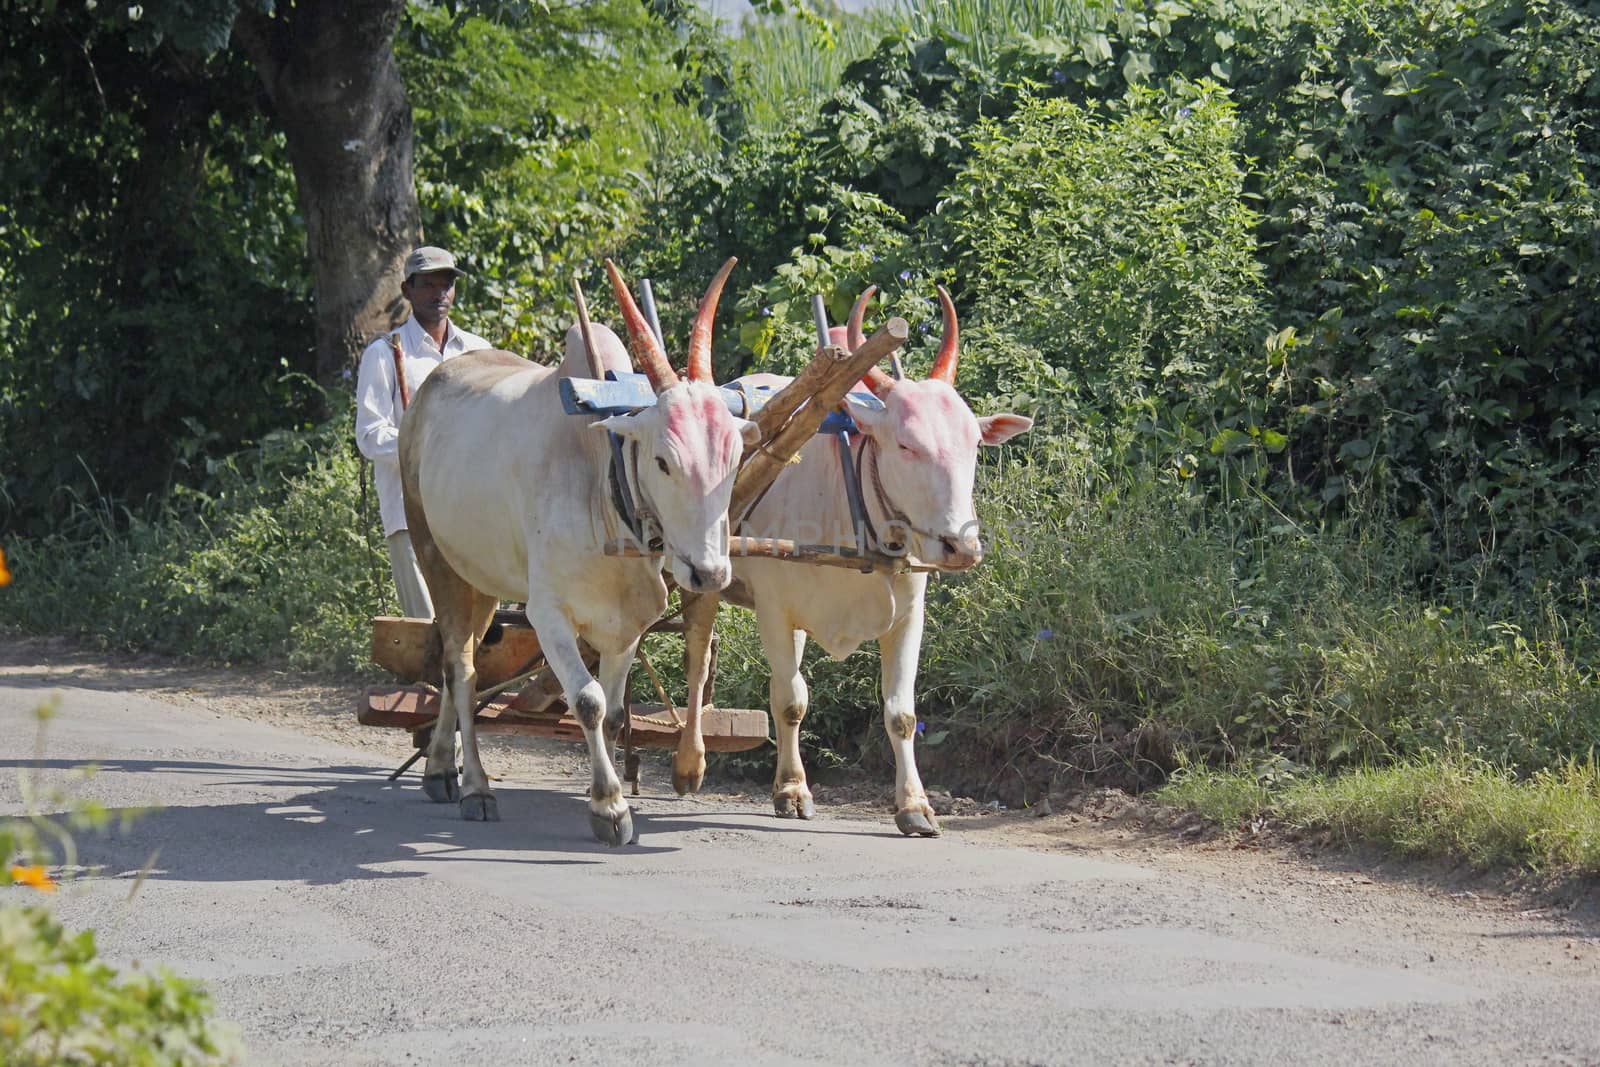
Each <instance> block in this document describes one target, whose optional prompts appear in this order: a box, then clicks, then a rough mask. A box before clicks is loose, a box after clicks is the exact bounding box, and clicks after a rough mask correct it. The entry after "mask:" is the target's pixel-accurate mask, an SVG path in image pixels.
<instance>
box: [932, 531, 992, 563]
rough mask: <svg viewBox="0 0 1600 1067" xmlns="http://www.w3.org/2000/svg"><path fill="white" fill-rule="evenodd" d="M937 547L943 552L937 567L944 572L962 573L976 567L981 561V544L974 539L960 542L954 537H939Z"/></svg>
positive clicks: (964, 539) (963, 539) (965, 539)
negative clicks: (941, 568)
mask: <svg viewBox="0 0 1600 1067" xmlns="http://www.w3.org/2000/svg"><path fill="white" fill-rule="evenodd" d="M939 547H940V548H941V549H943V550H944V558H943V559H941V560H940V561H939V565H940V566H941V567H943V568H944V569H945V570H951V571H964V570H967V569H968V568H970V567H976V566H977V565H978V564H979V563H980V562H982V560H983V542H982V541H979V540H978V539H977V538H976V537H970V538H962V539H960V540H957V539H956V538H954V537H941V538H939Z"/></svg>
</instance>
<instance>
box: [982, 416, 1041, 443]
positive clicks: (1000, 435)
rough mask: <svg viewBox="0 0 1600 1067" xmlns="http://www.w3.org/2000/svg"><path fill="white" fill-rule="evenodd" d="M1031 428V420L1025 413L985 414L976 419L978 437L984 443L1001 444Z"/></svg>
mask: <svg viewBox="0 0 1600 1067" xmlns="http://www.w3.org/2000/svg"><path fill="white" fill-rule="evenodd" d="M1031 429H1033V420H1032V419H1030V418H1028V416H1026V415H1012V414H1010V413H1009V412H1008V413H1007V414H1004V415H985V416H984V417H983V418H981V419H979V420H978V434H979V439H980V440H981V441H982V442H983V443H984V444H986V445H1003V444H1005V443H1006V442H1007V441H1009V440H1011V439H1012V438H1013V437H1015V436H1017V434H1019V433H1027V432H1028V431H1029V430H1031Z"/></svg>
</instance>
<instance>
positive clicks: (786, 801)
mask: <svg viewBox="0 0 1600 1067" xmlns="http://www.w3.org/2000/svg"><path fill="white" fill-rule="evenodd" d="M781 618H782V615H781V614H780V613H779V612H776V611H766V612H763V611H760V610H758V611H757V612H756V622H757V624H758V625H759V626H760V628H761V647H762V648H763V649H764V650H765V651H766V654H767V663H768V664H770V665H771V667H772V681H771V683H770V687H769V689H768V693H769V696H770V698H771V701H772V726H773V730H774V732H775V735H776V737H777V741H778V769H777V771H776V772H775V773H774V774H773V777H772V810H773V811H775V812H777V813H778V815H779V816H780V817H782V818H785V819H795V818H799V819H809V818H811V817H812V816H813V815H815V814H816V805H815V804H813V803H812V800H811V788H810V786H808V785H806V769H805V767H804V765H802V764H801V762H800V724H801V723H802V722H804V721H805V717H806V708H807V706H808V704H809V701H810V698H811V694H810V692H809V690H807V689H806V680H805V678H804V677H803V676H802V675H801V674H800V657H801V656H802V655H803V654H804V652H805V650H806V635H805V631H803V630H793V629H790V628H789V626H788V625H787V624H786V623H783V622H781V621H769V620H779V619H781Z"/></svg>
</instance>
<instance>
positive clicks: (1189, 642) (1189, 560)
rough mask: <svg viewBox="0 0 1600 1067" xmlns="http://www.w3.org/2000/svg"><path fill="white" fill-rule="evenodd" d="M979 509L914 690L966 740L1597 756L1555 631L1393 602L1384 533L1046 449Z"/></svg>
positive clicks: (1355, 754)
mask: <svg viewBox="0 0 1600 1067" xmlns="http://www.w3.org/2000/svg"><path fill="white" fill-rule="evenodd" d="M981 496H982V499H984V500H985V501H986V506H985V509H984V510H985V515H984V519H985V522H986V524H987V525H988V526H989V529H990V543H991V551H990V555H989V556H988V558H987V559H986V560H985V562H984V564H983V566H982V567H981V568H978V569H977V570H976V571H974V572H972V573H970V574H969V575H965V576H962V577H960V578H955V579H950V578H944V579H938V580H936V583H935V586H934V591H933V592H932V593H931V594H930V598H929V599H930V615H931V616H932V622H931V623H930V626H929V631H928V636H927V638H926V640H925V642H924V652H923V669H922V678H923V681H922V685H921V687H920V691H921V694H922V696H921V699H922V703H923V706H924V708H925V709H927V711H928V713H929V714H930V715H931V716H932V717H934V718H935V719H936V720H940V724H941V725H942V726H946V727H948V728H950V729H952V730H954V731H957V732H958V733H959V734H964V735H965V736H967V737H968V738H970V739H971V740H974V741H977V742H979V743H980V744H982V745H984V746H991V747H992V746H1001V747H1015V746H1016V745H1018V744H1019V743H1020V744H1025V745H1031V746H1033V747H1035V748H1037V749H1039V750H1041V751H1043V752H1046V753H1048V752H1049V751H1050V750H1051V749H1052V748H1064V747H1070V746H1071V745H1072V744H1073V743H1075V742H1076V741H1079V740H1081V739H1083V738H1092V737H1096V736H1099V735H1101V734H1103V733H1105V732H1107V731H1108V730H1109V731H1110V732H1112V733H1115V732H1118V731H1127V730H1129V729H1131V728H1133V727H1134V726H1136V725H1138V724H1140V723H1145V722H1151V721H1155V722H1159V723H1161V724H1162V725H1163V726H1164V727H1165V728H1167V729H1169V730H1171V731H1173V732H1174V734H1175V735H1176V736H1177V738H1178V739H1179V740H1180V741H1181V742H1182V743H1183V744H1184V745H1185V746H1186V747H1187V748H1189V749H1190V750H1191V751H1192V752H1194V753H1196V754H1197V755H1199V756H1207V757H1211V758H1218V759H1232V758H1237V757H1239V756H1240V755H1241V754H1243V753H1247V752H1253V753H1261V752H1270V753H1276V754H1278V755H1281V756H1282V757H1284V758H1287V759H1289V760H1292V761H1295V762H1297V763H1301V764H1307V765H1314V766H1318V767H1324V768H1331V767H1340V766H1349V765H1353V764H1358V763H1360V762H1362V761H1369V760H1370V761H1385V760H1392V759H1396V758H1404V757H1406V756H1409V755H1412V754H1415V753H1418V752H1421V751H1423V750H1425V749H1428V748H1442V747H1446V746H1456V747H1458V748H1460V749H1461V750H1463V751H1464V752H1466V753H1468V754H1472V755H1476V756H1481V757H1483V758H1486V759H1490V760H1492V761H1494V762H1495V763H1497V764H1503V765H1506V766H1509V767H1513V768H1516V769H1518V770H1521V771H1524V772H1530V773H1531V772H1532V771H1535V770H1538V769H1541V768H1546V767H1551V766H1555V765H1557V764H1558V763H1559V762H1560V761H1561V760H1563V759H1565V758H1567V757H1569V756H1571V755H1574V754H1581V753H1584V752H1587V751H1589V750H1590V749H1591V748H1593V747H1594V746H1596V745H1600V685H1597V684H1596V682H1595V679H1594V677H1593V675H1592V673H1591V672H1590V671H1587V670H1585V669H1583V668H1582V667H1581V666H1579V665H1578V664H1577V663H1575V662H1574V661H1573V659H1572V658H1571V656H1570V655H1569V654H1568V653H1567V651H1566V648H1565V646H1564V645H1563V644H1562V639H1563V637H1564V636H1565V635H1564V634H1563V633H1562V632H1561V631H1560V629H1559V628H1558V627H1556V626H1554V625H1546V624H1542V623H1541V622H1540V619H1539V613H1538V612H1537V611H1536V610H1530V616H1531V617H1530V618H1527V619H1521V620H1507V619H1495V618H1478V617H1475V616H1473V615H1472V614H1471V613H1470V612H1468V611H1466V610H1465V609H1463V608H1459V607H1454V606H1451V605H1437V604H1428V603H1423V602H1421V601H1418V600H1415V599H1412V598H1409V597H1407V596H1405V595H1402V594H1399V593H1397V592H1396V590H1397V589H1399V588H1403V585H1402V583H1401V582H1400V580H1399V576H1400V575H1401V574H1403V573H1404V568H1405V566H1406V561H1407V559H1408V558H1409V555H1408V554H1409V553H1410V552H1411V551H1412V546H1411V545H1410V543H1409V542H1408V541H1407V540H1405V538H1404V535H1403V534H1401V533H1400V532H1398V529H1397V528H1395V527H1389V528H1380V529H1370V528H1367V529H1352V528H1350V527H1337V528H1329V529H1326V530H1321V531H1311V530H1307V529H1305V528H1303V527H1300V526H1297V525H1295V524H1293V523H1288V522H1285V521H1283V519H1282V517H1281V516H1280V515H1278V514H1277V513H1276V512H1274V511H1273V510H1272V509H1271V508H1270V507H1268V506H1266V505H1265V504H1263V503H1261V502H1260V501H1259V499H1258V498H1255V497H1252V496H1249V495H1247V494H1240V495H1239V496H1238V497H1236V498H1233V499H1226V500H1220V501H1219V500H1215V499H1208V498H1207V497H1205V496H1202V495H1200V494H1198V493H1195V492H1193V491H1192V490H1191V488H1190V487H1189V486H1188V485H1187V484H1186V483H1184V482H1183V481H1182V480H1180V479H1176V478H1173V479H1167V478H1164V477H1162V476H1161V475H1160V473H1159V472H1155V471H1150V470H1148V469H1145V470H1141V469H1139V468H1137V467H1130V468H1122V467H1117V466H1116V465H1112V466H1109V467H1102V466H1100V465H1098V464H1096V463H1094V462H1092V461H1091V460H1089V459H1087V458H1086V454H1085V453H1082V452H1077V451H1074V450H1072V449H1070V448H1067V447H1059V446H1056V447H1043V448H1037V449H1036V450H1035V453H1034V454H1033V455H1031V456H1029V455H1025V454H1019V455H1017V456H1013V457H1011V458H1008V459H1004V460H1001V461H1000V462H997V463H996V464H994V465H993V466H991V467H989V468H988V469H986V471H985V477H984V479H983V485H982V494H981ZM1463 598H1464V600H1466V601H1467V602H1470V593H1464V594H1463ZM973 634H981V635H983V639H982V640H977V641H975V640H973V639H972V636H971V635H973ZM814 703H815V700H814ZM931 729H933V726H930V730H931ZM1019 738H1025V739H1028V740H1025V741H1019Z"/></svg>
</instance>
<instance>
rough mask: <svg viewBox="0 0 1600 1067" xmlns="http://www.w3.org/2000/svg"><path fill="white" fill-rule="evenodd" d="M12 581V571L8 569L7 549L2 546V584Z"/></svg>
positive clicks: (0, 559) (0, 565) (0, 560)
mask: <svg viewBox="0 0 1600 1067" xmlns="http://www.w3.org/2000/svg"><path fill="white" fill-rule="evenodd" d="M10 581H11V572H10V571H8V570H6V550H5V549H3V548H0V585H5V584H6V583H8V582H10Z"/></svg>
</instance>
